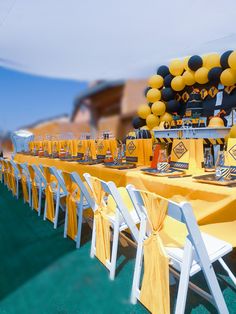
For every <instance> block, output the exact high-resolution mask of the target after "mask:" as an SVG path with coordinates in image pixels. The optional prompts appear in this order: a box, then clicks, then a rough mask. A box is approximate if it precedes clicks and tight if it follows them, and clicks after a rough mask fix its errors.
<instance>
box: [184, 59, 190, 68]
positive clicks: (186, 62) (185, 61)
mask: <svg viewBox="0 0 236 314" xmlns="http://www.w3.org/2000/svg"><path fill="white" fill-rule="evenodd" d="M189 58H190V56H187V57H185V58H184V60H183V65H184V69H185V70H186V71H190V69H189V67H188V60H189Z"/></svg>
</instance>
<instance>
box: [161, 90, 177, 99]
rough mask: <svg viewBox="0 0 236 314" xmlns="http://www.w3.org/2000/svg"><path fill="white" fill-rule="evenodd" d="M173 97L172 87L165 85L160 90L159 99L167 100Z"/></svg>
mask: <svg viewBox="0 0 236 314" xmlns="http://www.w3.org/2000/svg"><path fill="white" fill-rule="evenodd" d="M174 98H175V92H174V91H173V89H171V88H169V87H166V88H163V89H162V90H161V99H162V100H164V101H168V100H171V99H174Z"/></svg>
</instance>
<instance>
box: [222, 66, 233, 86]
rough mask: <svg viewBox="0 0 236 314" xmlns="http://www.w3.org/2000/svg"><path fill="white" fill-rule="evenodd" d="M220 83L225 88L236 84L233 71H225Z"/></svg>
mask: <svg viewBox="0 0 236 314" xmlns="http://www.w3.org/2000/svg"><path fill="white" fill-rule="evenodd" d="M220 81H221V83H222V84H223V85H225V86H232V85H234V84H235V83H236V75H235V72H234V71H233V70H232V69H230V68H229V69H225V70H224V71H223V72H222V73H221V75H220Z"/></svg>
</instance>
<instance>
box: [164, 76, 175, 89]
mask: <svg viewBox="0 0 236 314" xmlns="http://www.w3.org/2000/svg"><path fill="white" fill-rule="evenodd" d="M173 78H174V76H173V75H172V74H168V75H166V77H165V78H164V86H165V87H170V86H171V81H172V79H173Z"/></svg>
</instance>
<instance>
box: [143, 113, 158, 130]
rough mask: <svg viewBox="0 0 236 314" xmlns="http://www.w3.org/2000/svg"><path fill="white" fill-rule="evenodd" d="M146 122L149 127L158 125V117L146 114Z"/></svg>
mask: <svg viewBox="0 0 236 314" xmlns="http://www.w3.org/2000/svg"><path fill="white" fill-rule="evenodd" d="M146 123H147V126H148V127H149V128H150V129H152V128H154V127H155V126H158V125H159V118H158V117H157V116H155V115H154V114H150V115H149V116H147V119H146Z"/></svg>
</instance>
